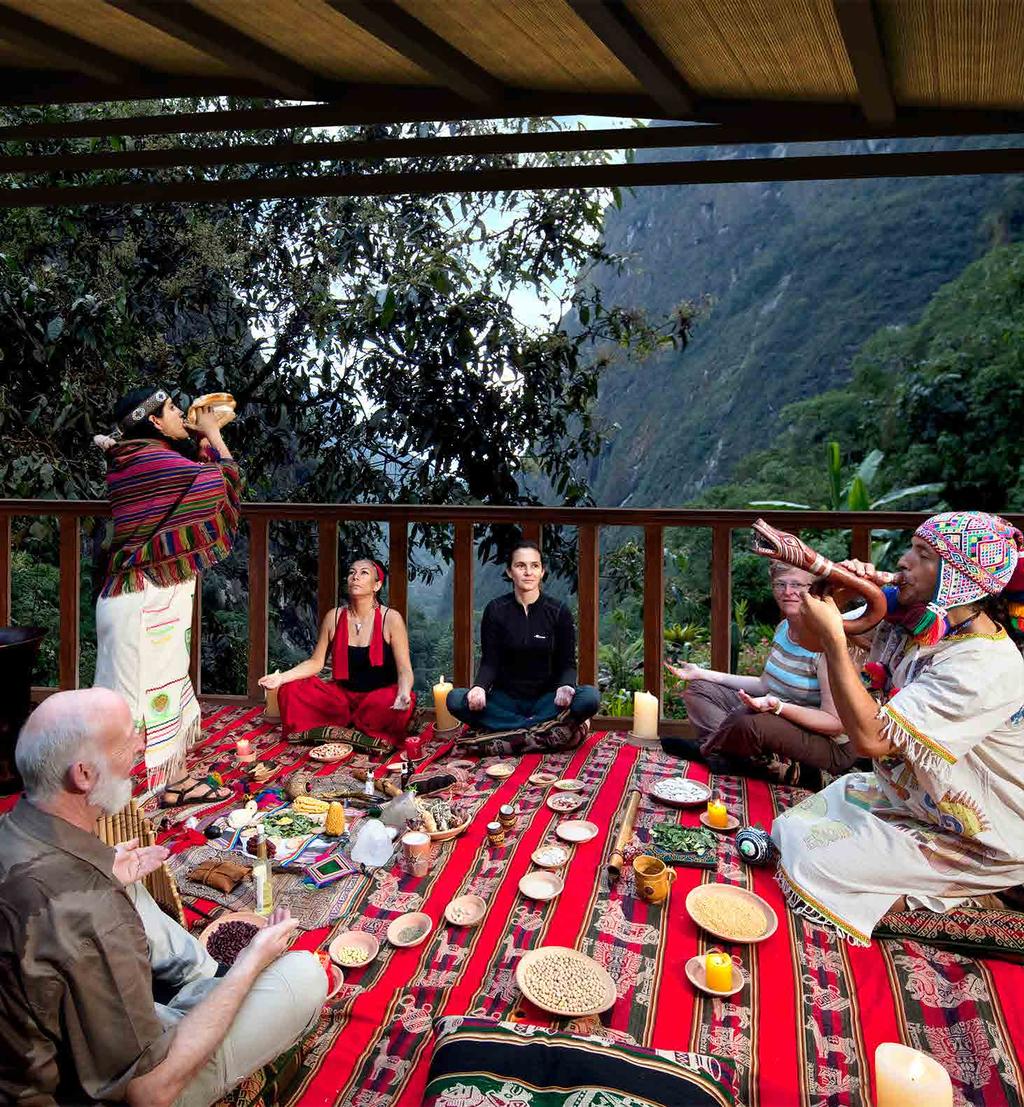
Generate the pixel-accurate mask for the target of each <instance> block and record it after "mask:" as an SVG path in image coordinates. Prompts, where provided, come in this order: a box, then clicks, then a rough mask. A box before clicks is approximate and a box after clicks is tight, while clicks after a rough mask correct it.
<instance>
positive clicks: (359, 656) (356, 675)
mask: <svg viewBox="0 0 1024 1107" xmlns="http://www.w3.org/2000/svg"><path fill="white" fill-rule="evenodd" d="M390 611H391V608H390V607H389V608H388V610H387V611H385V612H384V619H383V621H382V623H381V633H382V634H383V624H384V623H386V622H387V618H388V614H389V612H390ZM339 622H340V620H339ZM347 629H348V628H347V624H346V630H347ZM334 646H335V648H337V646H338V635H337V633H335V635H334ZM338 683H339V684H340V685H341V686H342V688H348V689H349V690H350V691H352V692H375V691H376V690H377V689H378V688H387V687H388V686H389V685H391V684H397V683H398V666H397V665H396V664H395V653H394V650H392V648H391V643H390V642H389V641H388V640H387V639H386V638H385V640H384V664H383V665H377V666H373V665H371V664H370V647H369V646H349V647H348V680H339V681H338Z"/></svg>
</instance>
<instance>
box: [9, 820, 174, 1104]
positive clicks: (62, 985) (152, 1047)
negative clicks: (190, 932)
mask: <svg viewBox="0 0 1024 1107" xmlns="http://www.w3.org/2000/svg"><path fill="white" fill-rule="evenodd" d="M113 859H114V851H113V850H112V849H111V848H110V847H109V846H106V845H104V844H103V843H102V842H101V841H100V840H99V838H97V837H96V836H95V835H94V834H87V833H86V832H85V831H83V830H79V829H78V827H75V826H72V825H71V823H68V822H65V821H64V820H63V819H58V818H55V817H54V816H52V815H47V814H46V813H45V812H43V811H40V810H39V808H37V807H34V806H33V805H32V804H31V803H29V802H28V800H26V799H22V800H21V801H20V802H19V803H18V805H17V807H15V809H14V811H13V812H11V814H10V815H8V816H6V817H5V818H3V819H0V1103H12V1102H13V1103H17V1104H28V1105H31V1107H42V1105H44V1104H47V1105H49V1104H55V1103H60V1104H76V1105H77V1104H92V1103H96V1102H111V1101H118V1100H122V1099H123V1098H124V1095H125V1091H126V1089H127V1086H128V1083H129V1081H131V1080H132V1079H133V1078H134V1077H136V1076H142V1075H143V1074H144V1073H146V1072H148V1071H149V1070H150V1069H152V1068H153V1067H154V1066H155V1065H157V1064H159V1063H160V1061H162V1060H163V1058H164V1057H165V1056H166V1054H167V1050H168V1049H169V1048H170V1042H171V1036H172V1034H173V1031H170V1030H168V1031H165V1030H164V1027H163V1025H162V1024H161V1022H160V1020H159V1018H158V1017H157V1014H156V1009H155V1007H154V1004H153V983H152V975H151V970H150V963H149V949H148V943H147V941H146V934H145V931H144V930H143V927H142V920H141V919H140V918H139V915H138V913H137V912H136V910H135V907H134V906H133V905H132V902H131V900H130V899H129V898H128V896H127V895H126V894H125V892H124V889H123V887H122V886H121V884H120V882H119V881H118V880H117V878H116V877H115V876H114V875H113V870H112V863H113Z"/></svg>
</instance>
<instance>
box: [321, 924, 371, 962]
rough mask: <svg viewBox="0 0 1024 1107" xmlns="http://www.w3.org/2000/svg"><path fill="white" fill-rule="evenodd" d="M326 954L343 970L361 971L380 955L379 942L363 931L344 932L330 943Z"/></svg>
mask: <svg viewBox="0 0 1024 1107" xmlns="http://www.w3.org/2000/svg"><path fill="white" fill-rule="evenodd" d="M327 952H328V953H329V954H330V957H331V960H332V961H333V962H334V963H335V964H336V965H340V966H341V967H342V968H343V969H361V968H362V967H363V966H364V965H368V964H369V963H370V962H371V961H372V960H373V959H374V957H376V956H377V954H378V953H380V942H379V941H378V940H377V939H376V938H375V937H374V936H373V935H372V934H367V933H366V931H365V930H346V931H343V932H342V933H341V934H339V935H338V936H337V937H336V938H335V939H334V941H333V942H331V944H330V945H329V946H328V947H327Z"/></svg>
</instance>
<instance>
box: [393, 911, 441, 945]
mask: <svg viewBox="0 0 1024 1107" xmlns="http://www.w3.org/2000/svg"><path fill="white" fill-rule="evenodd" d="M410 926H419V927H420V930H421V933H419V934H418V935H417V936H416V937H415V938H413V940H412V941H411V942H403V941H401V940H400V939H399V937H398V935H399V934H401V932H402V931H403V930H406V929H408V928H409V927H410ZM433 929H434V920H433V919H432V918H431V917H430V916H429V915H427V914H425V913H424V912H423V911H407V912H406V913H405V914H404V915H399V916H398V918H397V919H395V921H394V922H393V923H392V924H391V925H390V926H389V927H388V941H389V942H390V943H391V944H392V945H393V946H397V947H398V948H399V949H406V948H412V946H418V945H420V944H421V943H422V942H425V941H426V940H427V938H428V937H429V935H430V932H431V931H432V930H433Z"/></svg>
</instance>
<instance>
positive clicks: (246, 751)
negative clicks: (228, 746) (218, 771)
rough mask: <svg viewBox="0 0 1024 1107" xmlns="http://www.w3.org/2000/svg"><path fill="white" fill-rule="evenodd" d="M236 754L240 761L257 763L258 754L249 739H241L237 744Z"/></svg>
mask: <svg viewBox="0 0 1024 1107" xmlns="http://www.w3.org/2000/svg"><path fill="white" fill-rule="evenodd" d="M235 753H236V754H237V755H238V760H239V761H255V760H256V753H255V751H254V750H253V748H252V742H250V741H249V739H248V738H239V739H238V741H237V742H236V743H235Z"/></svg>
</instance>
